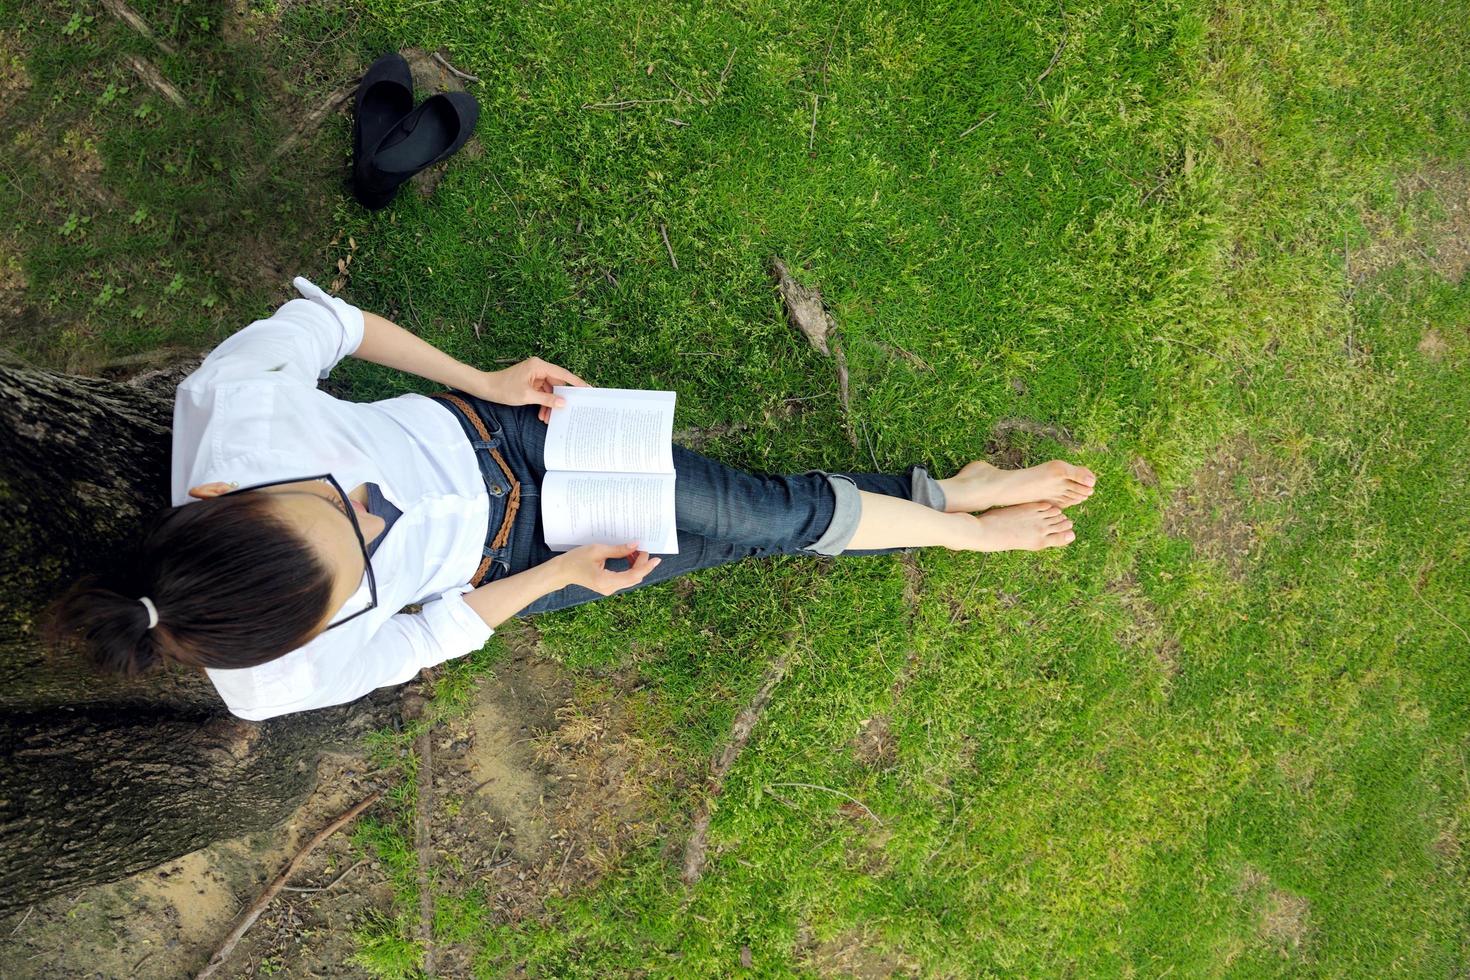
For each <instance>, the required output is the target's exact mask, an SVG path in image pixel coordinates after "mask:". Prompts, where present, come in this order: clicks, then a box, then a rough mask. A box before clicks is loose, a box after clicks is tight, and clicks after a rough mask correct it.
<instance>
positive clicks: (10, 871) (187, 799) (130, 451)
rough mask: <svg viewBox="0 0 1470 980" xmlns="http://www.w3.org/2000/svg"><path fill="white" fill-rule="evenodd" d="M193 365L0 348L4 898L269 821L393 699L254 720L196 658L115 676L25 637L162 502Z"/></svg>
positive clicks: (8, 902)
mask: <svg viewBox="0 0 1470 980" xmlns="http://www.w3.org/2000/svg"><path fill="white" fill-rule="evenodd" d="M193 366H194V362H190V363H186V364H183V365H180V366H178V367H175V368H173V369H165V370H158V371H151V372H149V373H147V374H144V375H141V376H139V377H137V378H135V379H132V380H130V381H126V382H118V381H109V380H105V379H100V378H81V377H75V376H70V375H62V374H55V373H51V372H47V371H40V370H36V369H32V368H28V367H25V366H24V365H19V364H16V363H13V362H6V361H0V438H3V440H4V450H3V452H0V535H3V545H0V548H3V565H0V914H4V913H5V912H8V911H13V910H15V909H19V908H24V907H25V906H26V905H27V904H29V903H31V902H34V901H36V900H38V899H41V898H45V897H47V896H48V895H53V894H56V893H58V892H63V891H67V890H70V889H73V888H77V887H81V886H83V885H88V884H95V883H100V882H105V881H113V880H116V879H117V878H121V877H124V876H126V875H129V874H133V873H135V872H137V871H141V870H143V869H145V868H149V867H152V866H154V865H157V864H159V863H161V862H164V861H167V860H170V859H172V858H174V857H177V856H179V855H181V854H186V853H188V852H190V851H193V850H196V849H198V848H200V847H203V846H204V845H206V844H208V843H210V842H212V841H215V840H218V839H221V838H224V837H233V836H237V835H240V834H243V833H248V832H251V831H255V830H261V829H264V828H266V827H269V826H271V825H272V824H274V823H276V822H277V821H279V820H280V819H282V818H283V817H284V816H286V815H287V814H288V813H290V812H291V810H293V809H294V808H295V807H296V806H297V805H298V804H299V802H300V801H301V800H302V799H303V798H304V797H305V795H306V794H307V793H308V792H309V791H310V790H311V788H312V786H313V783H314V780H315V773H316V761H317V758H318V757H319V756H320V754H321V752H322V751H324V750H326V749H328V748H340V747H344V746H346V745H350V744H351V743H353V742H355V741H356V739H357V737H358V736H360V735H361V734H363V733H364V732H366V731H369V730H371V729H372V728H374V727H378V726H379V725H381V724H384V723H386V722H387V721H388V720H389V718H390V716H391V712H392V710H393V705H394V704H395V703H396V698H393V697H392V696H384V695H380V696H377V697H373V698H368V699H365V700H364V701H360V702H357V703H356V704H354V705H351V706H347V707H343V708H335V709H329V710H325V711H317V712H309V713H306V714H302V715H294V716H288V717H286V718H281V719H274V720H272V721H269V722H264V723H259V724H257V723H251V722H246V721H241V720H239V719H237V718H235V717H233V716H232V715H230V714H229V713H228V712H227V711H226V710H225V707H224V705H223V703H222V702H221V701H220V700H219V698H218V696H217V695H216V694H215V693H214V688H213V687H212V685H211V684H210V683H209V680H208V678H207V677H205V676H204V675H203V673H202V672H198V671H183V670H179V671H173V672H167V673H164V674H161V675H157V676H153V677H148V678H142V679H137V680H124V679H118V678H110V677H105V676H100V675H98V674H96V673H95V672H93V671H92V670H90V668H88V667H86V666H85V665H83V664H82V663H80V662H78V661H77V660H75V659H71V658H67V657H62V656H59V655H56V654H54V653H51V652H48V651H45V650H42V649H41V648H40V646H39V645H38V643H37V642H36V639H35V636H36V628H35V625H36V616H37V614H38V613H39V611H40V610H41V609H42V608H43V607H44V605H45V603H46V602H47V601H49V599H50V598H51V597H52V596H54V595H56V594H57V593H58V592H59V591H60V590H61V589H62V588H64V587H65V585H67V584H68V583H69V582H70V581H71V580H72V579H74V578H75V577H76V576H77V575H79V574H82V573H83V572H85V571H88V570H92V569H95V568H98V567H99V566H101V565H103V564H105V563H106V562H108V561H111V560H113V558H112V556H114V555H116V554H119V553H120V552H121V551H122V549H124V548H125V547H126V546H127V545H128V543H129V542H130V541H131V539H133V538H134V537H135V535H136V534H137V531H138V529H139V527H140V525H141V523H142V521H143V520H144V519H145V518H146V517H147V516H148V515H149V514H151V513H152V512H154V511H156V510H158V509H161V508H163V507H166V506H168V504H169V497H168V464H169V450H170V428H171V421H172V412H173V393H174V387H175V386H176V384H177V383H178V381H179V380H180V379H181V378H182V377H183V376H184V375H185V374H186V373H187V372H188V371H189V370H191V369H192V368H193Z"/></svg>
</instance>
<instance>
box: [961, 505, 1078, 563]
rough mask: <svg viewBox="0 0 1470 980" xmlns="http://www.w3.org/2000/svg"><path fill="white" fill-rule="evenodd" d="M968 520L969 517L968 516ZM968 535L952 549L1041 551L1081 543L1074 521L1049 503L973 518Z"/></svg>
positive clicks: (1012, 507) (1000, 508)
mask: <svg viewBox="0 0 1470 980" xmlns="http://www.w3.org/2000/svg"><path fill="white" fill-rule="evenodd" d="M966 516H968V515H966ZM967 528H968V533H967V534H966V535H965V537H964V540H963V541H962V542H956V543H955V544H954V545H952V546H951V547H953V548H955V549H957V550H963V551H1040V550H1041V549H1042V548H1061V547H1063V546H1065V545H1069V544H1071V543H1072V542H1073V541H1075V540H1076V539H1077V535H1076V533H1075V532H1074V531H1073V530H1072V521H1071V519H1070V518H1069V517H1067V515H1066V514H1063V513H1062V511H1061V508H1059V507H1057V506H1056V505H1054V504H1049V503H1046V502H1045V501H1032V502H1030V503H1025V504H1016V505H1014V506H1011V507H998V508H996V509H994V510H989V511H986V512H985V513H984V514H980V515H978V516H976V517H970V518H969V523H968V524H967Z"/></svg>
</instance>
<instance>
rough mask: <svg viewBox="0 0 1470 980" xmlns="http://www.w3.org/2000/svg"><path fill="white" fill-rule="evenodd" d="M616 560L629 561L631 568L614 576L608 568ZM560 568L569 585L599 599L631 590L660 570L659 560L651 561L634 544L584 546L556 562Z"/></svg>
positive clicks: (559, 557)
mask: <svg viewBox="0 0 1470 980" xmlns="http://www.w3.org/2000/svg"><path fill="white" fill-rule="evenodd" d="M613 558H626V559H628V561H629V565H628V568H627V569H625V570H624V571H621V572H615V571H613V570H612V569H610V568H608V567H607V562H608V561H609V560H610V559H613ZM552 561H554V562H557V563H558V564H560V566H561V572H562V577H563V578H564V579H565V580H566V583H567V584H568V585H580V586H582V587H583V588H587V589H591V590H592V591H593V592H596V593H598V594H599V595H612V594H613V593H614V592H618V591H620V590H622V589H631V588H632V587H633V586H635V585H637V584H639V583H640V582H642V581H643V580H644V579H645V578H647V577H648V573H649V572H651V571H653V570H654V569H655V568H657V567H658V563H659V562H660V561H662V559H660V558H650V557H649V556H648V554H647V553H645V552H642V551H639V550H638V545H637V544H636V543H635V544H584V545H582V546H581V547H578V548H573V549H572V550H571V551H568V552H565V553H563V554H560V555H558V556H557V557H555V558H553V559H552Z"/></svg>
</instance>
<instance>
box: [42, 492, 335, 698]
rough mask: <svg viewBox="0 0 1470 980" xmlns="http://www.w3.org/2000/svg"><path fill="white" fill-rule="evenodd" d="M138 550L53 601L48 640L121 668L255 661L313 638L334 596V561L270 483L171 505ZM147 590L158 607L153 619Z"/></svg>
mask: <svg viewBox="0 0 1470 980" xmlns="http://www.w3.org/2000/svg"><path fill="white" fill-rule="evenodd" d="M129 557H130V559H131V560H130V561H125V562H124V563H123V567H120V568H119V569H117V570H116V571H114V572H112V573H109V574H104V575H89V576H87V577H86V578H84V579H82V580H81V581H79V582H77V583H76V584H75V585H73V586H72V587H71V588H70V589H68V590H67V591H66V593H65V594H63V595H62V596H61V597H60V598H58V599H57V600H56V601H55V602H54V603H52V605H51V607H50V609H48V610H47V613H46V615H45V617H44V627H43V629H44V633H43V635H44V638H45V640H46V641H47V643H48V644H49V645H50V646H52V647H53V648H62V647H69V646H76V647H80V648H82V650H83V651H84V653H85V654H86V656H87V657H88V659H90V660H91V661H92V662H93V663H95V664H96V665H97V666H98V667H99V668H101V669H102V670H104V671H108V672H111V673H119V674H138V673H141V672H143V671H145V670H148V669H150V668H152V667H156V666H158V665H159V664H161V663H164V662H167V661H172V662H175V663H181V664H189V665H193V666H199V667H253V666H255V665H257V664H263V663H265V662H266V661H268V660H274V659H275V658H276V657H279V656H281V655H282V654H285V653H289V652H291V651H292V650H294V649H296V648H297V647H299V646H301V645H302V644H303V643H305V642H306V641H307V640H309V639H310V638H311V637H312V636H313V635H314V634H315V633H316V632H317V631H318V629H319V628H320V627H321V626H322V624H323V620H324V619H325V618H326V615H327V611H328V610H327V603H328V602H329V601H330V599H331V595H332V574H331V569H330V568H328V567H327V565H326V564H325V563H324V562H322V560H321V559H320V558H319V557H318V555H317V552H316V550H315V549H314V548H313V547H312V546H311V544H310V543H309V542H308V541H306V540H304V539H303V538H301V537H300V536H299V535H298V534H296V533H295V532H294V531H293V530H292V529H291V527H290V526H289V525H288V524H286V523H285V522H284V521H283V520H281V519H280V518H279V517H278V516H277V513H276V512H275V511H274V510H273V509H272V507H271V502H270V500H269V498H268V495H266V494H261V493H240V494H230V495H225V496H220V497H214V498H212V499H209V500H200V501H197V502H193V503H188V504H184V505H183V506H182V507H172V508H170V509H168V510H166V511H163V512H162V513H160V514H158V515H157V516H155V517H154V518H153V520H152V521H151V522H150V523H149V525H148V527H147V528H146V530H145V531H144V532H143V535H142V538H141V541H140V544H139V546H138V548H137V549H136V551H135V553H134V554H133V555H131V556H129ZM142 596H147V597H148V598H149V599H150V600H151V601H152V602H153V604H154V606H155V607H156V608H157V610H158V625H157V626H155V627H153V628H152V629H149V628H148V618H149V617H148V609H147V607H146V606H144V605H143V603H142V602H141V601H139V600H140V597H142Z"/></svg>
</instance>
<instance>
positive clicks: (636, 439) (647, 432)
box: [541, 386, 679, 555]
mask: <svg viewBox="0 0 1470 980" xmlns="http://www.w3.org/2000/svg"><path fill="white" fill-rule="evenodd" d="M556 393H557V394H558V395H560V396H561V397H563V398H565V399H566V400H567V403H566V405H565V406H564V407H562V408H554V409H552V411H551V421H550V422H549V423H548V424H547V427H546V480H545V482H544V483H542V485H541V520H542V523H543V524H544V525H545V528H546V546H547V547H548V548H550V549H551V550H552V551H568V550H570V549H572V548H575V547H577V546H578V545H583V544H626V543H627V542H629V541H636V542H638V547H639V548H640V549H641V550H643V551H646V552H649V553H650V554H655V555H676V554H678V553H679V538H678V533H677V530H676V529H675V527H674V449H673V444H674V442H673V441H674V392H672V391H634V390H630V389H627V388H572V387H562V386H558V387H557V388H556Z"/></svg>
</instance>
